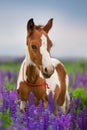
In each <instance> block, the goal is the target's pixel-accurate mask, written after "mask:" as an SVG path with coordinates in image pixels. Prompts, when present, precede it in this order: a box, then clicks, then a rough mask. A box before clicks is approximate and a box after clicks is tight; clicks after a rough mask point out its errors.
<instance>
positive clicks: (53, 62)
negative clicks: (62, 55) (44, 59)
mask: <svg viewBox="0 0 87 130" xmlns="http://www.w3.org/2000/svg"><path fill="white" fill-rule="evenodd" d="M51 61H52V65H53V66H54V68H55V67H56V66H57V65H58V64H61V62H60V61H59V60H58V59H55V58H51Z"/></svg>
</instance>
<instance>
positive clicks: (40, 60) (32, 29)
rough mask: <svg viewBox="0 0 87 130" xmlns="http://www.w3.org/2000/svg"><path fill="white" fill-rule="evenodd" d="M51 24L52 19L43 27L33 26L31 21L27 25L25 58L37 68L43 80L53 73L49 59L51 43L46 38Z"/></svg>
mask: <svg viewBox="0 0 87 130" xmlns="http://www.w3.org/2000/svg"><path fill="white" fill-rule="evenodd" d="M52 23H53V19H50V20H49V21H48V22H47V24H46V25H45V26H41V25H38V26H37V25H35V23H34V21H33V19H30V20H29V21H28V23H27V38H26V46H27V57H28V60H29V63H30V64H32V65H35V66H37V67H38V68H39V69H40V70H41V72H42V74H43V76H44V77H45V78H49V77H50V76H51V75H52V74H53V72H54V67H53V65H52V61H51V57H50V49H51V47H52V41H51V40H50V38H49V36H48V32H49V30H50V29H51V27H52Z"/></svg>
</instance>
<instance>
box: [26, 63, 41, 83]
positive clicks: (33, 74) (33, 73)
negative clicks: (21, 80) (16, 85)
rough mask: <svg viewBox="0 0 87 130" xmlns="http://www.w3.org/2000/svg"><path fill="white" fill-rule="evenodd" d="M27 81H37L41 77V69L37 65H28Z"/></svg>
mask: <svg viewBox="0 0 87 130" xmlns="http://www.w3.org/2000/svg"><path fill="white" fill-rule="evenodd" d="M26 75H27V81H28V82H30V83H36V82H37V80H38V78H39V70H38V68H37V67H36V66H33V65H28V66H27V69H26Z"/></svg>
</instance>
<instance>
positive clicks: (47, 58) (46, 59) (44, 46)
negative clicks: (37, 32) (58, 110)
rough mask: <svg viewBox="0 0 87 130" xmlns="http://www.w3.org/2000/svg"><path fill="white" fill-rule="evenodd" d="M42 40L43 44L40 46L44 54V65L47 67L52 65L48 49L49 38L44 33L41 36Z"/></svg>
mask: <svg viewBox="0 0 87 130" xmlns="http://www.w3.org/2000/svg"><path fill="white" fill-rule="evenodd" d="M41 41H42V42H41V43H42V45H41V47H40V53H41V54H42V65H43V67H44V68H45V67H47V66H50V65H51V64H52V63H51V58H50V55H49V52H48V51H47V38H46V37H45V35H43V34H42V36H41Z"/></svg>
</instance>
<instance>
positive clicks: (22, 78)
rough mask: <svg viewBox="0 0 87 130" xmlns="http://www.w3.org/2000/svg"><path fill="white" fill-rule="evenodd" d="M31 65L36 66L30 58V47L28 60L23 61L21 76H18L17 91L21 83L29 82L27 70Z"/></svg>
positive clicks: (27, 55) (27, 53)
mask: <svg viewBox="0 0 87 130" xmlns="http://www.w3.org/2000/svg"><path fill="white" fill-rule="evenodd" d="M29 64H30V65H35V64H34V63H33V62H32V60H31V58H30V54H29V51H28V47H27V46H26V58H25V59H24V60H23V62H22V64H21V67H20V71H19V76H18V80H17V89H19V85H20V82H22V81H23V80H25V81H26V80H27V76H26V69H27V66H28V65H29ZM23 71H24V72H23ZM23 74H24V75H23Z"/></svg>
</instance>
